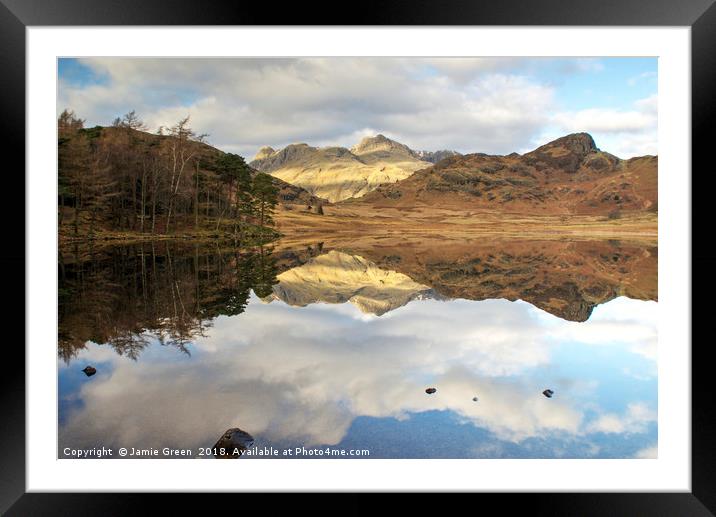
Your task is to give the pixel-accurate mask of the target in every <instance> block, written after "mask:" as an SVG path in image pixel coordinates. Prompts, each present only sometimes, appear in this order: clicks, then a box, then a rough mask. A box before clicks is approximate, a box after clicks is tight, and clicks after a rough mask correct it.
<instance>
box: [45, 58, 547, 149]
mask: <svg viewBox="0 0 716 517" xmlns="http://www.w3.org/2000/svg"><path fill="white" fill-rule="evenodd" d="M82 62H83V64H84V65H86V66H88V67H89V68H90V69H92V70H94V71H95V72H96V73H97V74H99V75H100V76H102V77H104V78H105V80H104V81H103V82H101V83H100V84H94V85H89V86H84V87H82V86H76V85H71V84H68V83H67V82H64V81H63V82H61V84H60V93H59V102H58V106H59V108H58V109H59V110H62V109H63V108H65V107H69V108H71V109H73V110H75V112H76V113H78V115H80V116H81V117H83V118H87V120H88V123H89V124H92V125H94V124H108V123H109V122H111V120H113V119H114V118H115V117H116V116H118V115H121V114H123V113H126V112H127V111H129V110H131V109H135V110H136V111H137V113H139V114H140V116H142V117H143V119H144V120H145V121H146V122H147V123H148V124H149V125H150V127H152V128H153V129H154V128H156V127H157V126H159V125H171V124H173V123H174V122H176V120H177V119H178V118H180V117H184V116H186V115H187V114H190V115H191V117H192V123H193V126H194V128H195V129H196V130H197V131H198V132H201V133H209V135H210V138H209V141H210V142H211V143H212V144H214V145H216V146H218V147H220V148H222V149H225V150H231V151H238V152H241V153H242V154H245V155H247V156H253V154H254V153H255V151H256V150H257V149H258V148H259V147H261V146H263V145H272V146H274V147H280V146H283V145H286V144H288V143H293V142H298V141H306V142H308V143H311V144H319V145H328V144H331V145H342V146H350V145H353V144H354V143H356V137H358V136H360V135H363V134H366V132H365V130H366V129H370V130H375V132H382V133H384V134H387V135H390V136H392V137H394V138H396V139H398V140H400V141H402V142H404V143H406V144H408V145H409V146H411V147H413V148H415V149H427V150H435V149H442V148H449V149H457V150H459V151H463V152H475V151H485V152H496V153H506V152H512V151H513V150H514V149H515V148H516V147H519V146H520V145H521V143H524V142H528V141H530V140H531V139H532V138H533V137H534V135H535V133H536V132H537V131H538V130H539V129H540V128H541V126H542V125H544V124H545V123H546V122H547V121H548V119H549V113H550V112H551V111H553V109H554V105H553V88H552V87H551V86H546V85H542V84H539V83H537V82H535V81H533V80H531V79H528V78H527V77H525V76H522V75H519V73H517V72H516V71H515V68H516V67H519V66H521V64H522V60H519V59H494V58H490V59H486V58H481V59H466V58H444V59H435V58H432V59H415V58H411V59H400V58H368V59H366V58H341V59H330V58H312V59H296V60H292V59H253V60H251V59H244V60H231V59H194V60H191V59H159V60H156V59H100V58H90V59H84V60H82Z"/></svg>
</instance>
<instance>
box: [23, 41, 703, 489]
mask: <svg viewBox="0 0 716 517" xmlns="http://www.w3.org/2000/svg"><path fill="white" fill-rule="evenodd" d="M26 35H27V85H28V89H27V114H28V118H27V127H26V132H27V135H26V136H27V149H26V153H27V164H28V165H27V167H28V169H27V205H26V206H27V208H26V220H27V223H28V226H27V227H28V235H27V252H28V253H27V257H28V270H27V311H26V314H27V321H26V325H27V329H26V330H27V343H26V356H27V363H26V374H27V377H26V378H27V480H26V481H27V490H28V491H29V492H33V491H70V490H73V491H135V490H136V491H187V490H196V491H234V490H253V491H255V490H346V489H348V490H350V489H354V490H428V489H432V490H465V491H504V490H520V491H632V490H638V491H665V490H669V491H690V490H691V474H690V471H691V466H690V464H691V462H690V457H691V428H690V426H691V424H690V422H691V393H690V364H691V348H690V345H691V333H690V314H691V301H690V300H691V297H690V294H691V293H690V278H691V276H690V270H691V257H690V249H691V242H690V235H691V231H690V184H691V154H690V148H691V117H690V107H691V90H690V77H691V70H690V39H691V33H690V28H688V27H671V28H628V27H620V28H601V27H600V28H597V27H589V28H551V27H550V28H548V27H537V28H494V27H490V28H475V27H460V28H442V27H441V28H340V29H338V28H298V27H294V28H225V27H206V28H171V27H162V28H67V27H62V28H57V27H28V29H27V34H26ZM86 55H93V56H342V55H351V56H658V57H659V142H660V145H659V210H660V213H659V311H660V315H661V318H660V321H661V324H660V325H659V360H658V370H659V424H658V425H659V442H658V448H659V458H658V459H653V460H534V459H533V460H504V459H500V460H379V459H375V460H280V459H271V460H258V459H256V460H252V461H238V462H236V461H197V460H152V459H145V460H70V459H63V460H58V459H56V448H55V447H53V446H52V444H54V443H55V441H56V437H57V431H56V430H57V404H56V401H57V374H56V368H57V352H56V342H57V326H56V323H57V312H56V303H57V295H56V271H57V263H56V252H57V246H56V239H57V235H56V190H55V189H56V182H57V181H56V170H57V169H56V145H57V141H56V111H55V103H56V87H57V77H56V58H57V57H58V56H86ZM53 438H54V439H53Z"/></svg>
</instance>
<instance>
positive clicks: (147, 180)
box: [58, 110, 278, 238]
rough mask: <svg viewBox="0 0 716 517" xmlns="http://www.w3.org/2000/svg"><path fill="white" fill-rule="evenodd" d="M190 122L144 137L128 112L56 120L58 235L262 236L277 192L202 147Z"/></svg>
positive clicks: (235, 160)
mask: <svg viewBox="0 0 716 517" xmlns="http://www.w3.org/2000/svg"><path fill="white" fill-rule="evenodd" d="M206 136H207V135H201V134H197V133H196V132H195V131H194V130H193V129H192V128H191V126H190V124H189V117H186V118H183V119H181V120H179V121H178V122H177V123H176V124H174V125H173V126H170V127H160V128H159V129H158V131H157V132H156V133H149V132H148V131H147V126H146V125H145V124H144V123H143V122H142V120H141V119H140V118H139V117H138V116H137V114H136V113H135V112H134V111H131V112H129V113H127V114H126V115H124V116H123V117H118V118H117V119H115V120H114V122H113V123H112V125H111V126H107V127H103V126H95V127H92V128H86V127H85V122H84V120H82V119H80V118H79V117H77V116H76V115H75V113H74V112H72V111H68V110H65V111H63V112H62V113H61V114H60V116H59V118H58V176H59V185H58V212H59V213H58V217H59V224H60V232H61V233H63V232H64V233H65V234H67V235H71V236H74V237H77V238H82V237H87V238H91V237H93V236H95V235H97V234H98V233H101V232H103V231H116V232H137V233H143V234H169V233H174V232H178V231H187V230H201V231H211V232H213V233H215V234H225V233H227V232H230V233H233V234H234V235H235V236H236V235H241V236H246V235H256V234H266V232H267V228H268V227H270V226H272V225H273V212H274V209H275V206H276V203H277V196H278V189H277V188H276V186H275V184H274V181H273V178H272V177H271V176H269V175H267V174H264V173H260V172H257V171H254V170H253V169H251V168H250V167H249V166H248V165H247V164H246V162H245V160H244V158H242V157H241V156H239V155H237V154H232V153H224V152H221V151H219V150H218V149H215V148H213V147H211V146H210V145H208V144H206V142H205V139H206Z"/></svg>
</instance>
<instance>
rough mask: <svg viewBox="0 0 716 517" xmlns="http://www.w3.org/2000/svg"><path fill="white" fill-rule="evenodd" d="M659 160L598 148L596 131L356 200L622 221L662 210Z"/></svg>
mask: <svg viewBox="0 0 716 517" xmlns="http://www.w3.org/2000/svg"><path fill="white" fill-rule="evenodd" d="M657 165H658V158H657V157H656V156H643V157H638V158H631V159H628V160H622V159H620V158H617V157H616V156H614V155H612V154H609V153H608V152H604V151H601V150H600V149H599V148H597V146H596V144H595V142H594V139H593V138H592V137H591V136H590V135H589V134H587V133H576V134H571V135H567V136H564V137H562V138H559V139H557V140H554V141H552V142H549V143H547V144H545V145H543V146H541V147H538V148H537V149H535V150H534V151H531V152H528V153H525V154H517V153H512V154H509V155H506V156H499V155H488V154H484V153H476V154H467V155H460V156H452V157H449V158H446V159H444V160H441V161H440V162H438V163H436V164H435V165H433V166H431V167H428V168H425V169H422V170H419V171H416V172H415V173H414V174H412V175H411V176H410V177H408V178H405V179H403V180H401V181H398V182H396V183H394V184H390V185H388V184H386V185H381V186H379V187H378V188H376V189H375V190H374V191H373V192H370V193H369V194H367V195H366V196H364V197H363V198H361V199H357V200H352V201H355V202H357V203H363V204H368V205H371V206H373V207H375V208H381V207H415V206H421V205H428V206H440V207H454V208H470V209H479V208H486V209H493V210H499V211H501V212H514V213H529V214H540V213H543V214H584V215H609V216H610V217H614V218H618V217H620V215H621V213H622V212H634V211H653V212H656V210H657V204H658V196H657Z"/></svg>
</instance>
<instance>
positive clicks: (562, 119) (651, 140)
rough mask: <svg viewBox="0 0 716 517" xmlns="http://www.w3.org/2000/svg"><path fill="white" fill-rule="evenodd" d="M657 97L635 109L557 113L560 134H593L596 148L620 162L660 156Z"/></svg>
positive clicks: (595, 109) (641, 100)
mask: <svg viewBox="0 0 716 517" xmlns="http://www.w3.org/2000/svg"><path fill="white" fill-rule="evenodd" d="M657 109H658V97H657V95H656V94H654V95H651V96H649V97H646V98H644V99H640V100H638V101H636V102H634V105H633V109H631V110H620V109H611V108H589V109H584V110H579V111H568V112H560V113H556V114H555V115H554V117H552V121H551V123H552V125H553V126H554V127H555V128H556V131H557V132H570V133H574V132H582V131H584V132H587V133H591V134H592V136H593V137H594V139H595V141H596V142H597V145H598V146H599V147H600V148H601V149H604V150H606V151H609V152H611V153H612V154H615V155H617V156H619V157H621V158H630V157H632V156H643V155H647V154H652V155H655V154H657V153H658V146H657V144H658V116H657Z"/></svg>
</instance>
